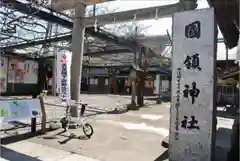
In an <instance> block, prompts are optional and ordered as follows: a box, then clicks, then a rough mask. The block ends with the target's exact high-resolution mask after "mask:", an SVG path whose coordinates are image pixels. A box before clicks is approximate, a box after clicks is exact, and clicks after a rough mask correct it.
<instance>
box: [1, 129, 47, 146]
mask: <svg viewBox="0 0 240 161" xmlns="http://www.w3.org/2000/svg"><path fill="white" fill-rule="evenodd" d="M48 131H50V130H49V129H46V132H48ZM39 135H42V132H41V131H36V132H35V133H25V134H19V135H13V136H9V137H4V138H1V144H2V145H7V144H11V143H15V142H18V141H23V140H27V139H30V138H33V137H36V136H39Z"/></svg>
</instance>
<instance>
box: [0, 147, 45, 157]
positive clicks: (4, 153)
mask: <svg viewBox="0 0 240 161" xmlns="http://www.w3.org/2000/svg"><path fill="white" fill-rule="evenodd" d="M0 150H1V151H0V152H1V157H0V159H1V158H3V159H6V160H10V161H42V160H40V159H37V158H33V157H30V156H28V155H25V154H22V153H19V152H16V151H14V150H11V149H8V148H6V147H2V146H1V147H0Z"/></svg>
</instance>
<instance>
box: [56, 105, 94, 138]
mask: <svg viewBox="0 0 240 161" xmlns="http://www.w3.org/2000/svg"><path fill="white" fill-rule="evenodd" d="M79 104H80V105H81V110H80V117H81V119H80V124H76V125H75V126H76V128H80V127H82V129H83V133H84V134H85V135H86V136H87V137H88V138H91V136H92V135H93V133H94V130H93V127H92V125H90V124H89V123H87V122H86V121H85V119H84V118H83V115H84V113H85V109H86V107H87V106H88V104H83V103H79ZM70 109H71V105H70V104H68V105H67V109H66V116H65V117H63V118H62V119H61V120H60V123H61V124H62V128H63V129H64V130H65V131H67V130H68V128H69V125H70V124H74V122H72V121H71V115H70Z"/></svg>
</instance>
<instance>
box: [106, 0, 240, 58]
mask: <svg viewBox="0 0 240 161" xmlns="http://www.w3.org/2000/svg"><path fill="white" fill-rule="evenodd" d="M177 2H178V0H148V1H145V0H141V1H140V0H139V1H138V0H117V1H112V2H108V3H107V6H108V8H113V9H117V11H125V10H131V9H138V8H146V7H153V6H160V5H167V4H173V3H177ZM208 7H209V6H208V3H207V1H206V0H198V9H202V8H208ZM133 17H134V15H133ZM139 24H143V25H146V26H151V27H150V28H148V30H147V31H146V33H147V35H166V34H167V30H168V31H169V33H171V32H172V31H171V29H172V18H171V17H169V18H161V19H154V20H146V21H141V22H139ZM218 37H219V38H222V34H221V32H220V31H219V32H218ZM236 51H237V50H236V48H233V49H231V50H228V53H229V59H235V58H236ZM217 59H221V60H222V59H226V49H225V45H224V43H218V53H217Z"/></svg>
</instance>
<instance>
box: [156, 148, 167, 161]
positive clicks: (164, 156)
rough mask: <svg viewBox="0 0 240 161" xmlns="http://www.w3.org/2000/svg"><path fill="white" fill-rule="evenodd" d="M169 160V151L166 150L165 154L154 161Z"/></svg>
mask: <svg viewBox="0 0 240 161" xmlns="http://www.w3.org/2000/svg"><path fill="white" fill-rule="evenodd" d="M167 159H168V150H166V151H165V152H164V153H162V154H161V155H160V156H159V157H158V158H156V159H155V160H154V161H167Z"/></svg>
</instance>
